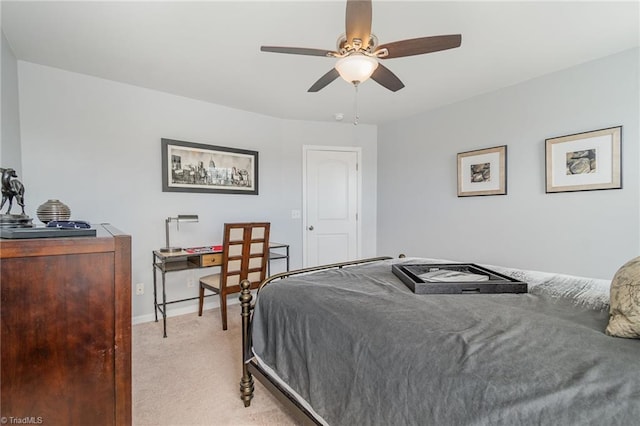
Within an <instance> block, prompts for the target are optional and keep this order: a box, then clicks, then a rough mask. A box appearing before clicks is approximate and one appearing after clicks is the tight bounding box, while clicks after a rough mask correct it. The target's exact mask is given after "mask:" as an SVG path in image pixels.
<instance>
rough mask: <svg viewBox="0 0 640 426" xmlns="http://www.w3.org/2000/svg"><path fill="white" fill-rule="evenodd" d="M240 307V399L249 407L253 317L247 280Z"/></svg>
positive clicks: (241, 295)
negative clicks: (249, 367)
mask: <svg viewBox="0 0 640 426" xmlns="http://www.w3.org/2000/svg"><path fill="white" fill-rule="evenodd" d="M240 288H241V289H242V290H241V291H240V306H241V307H242V314H241V315H242V378H241V379H240V399H242V401H243V402H244V406H245V407H248V406H249V405H250V404H251V398H253V377H252V376H251V373H249V369H248V368H247V361H248V360H249V359H250V358H251V348H250V345H251V336H250V335H249V320H250V317H251V299H252V298H253V297H252V296H251V282H250V281H249V280H247V279H244V280H242V282H240Z"/></svg>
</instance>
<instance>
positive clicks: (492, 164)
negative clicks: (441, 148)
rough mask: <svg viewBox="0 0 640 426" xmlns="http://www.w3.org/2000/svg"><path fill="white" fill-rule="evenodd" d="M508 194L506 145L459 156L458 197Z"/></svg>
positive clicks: (468, 152) (462, 153) (463, 153)
mask: <svg viewBox="0 0 640 426" xmlns="http://www.w3.org/2000/svg"><path fill="white" fill-rule="evenodd" d="M506 193H507V146H506V145H501V146H496V147H493V148H486V149H479V150H475V151H467V152H461V153H459V154H458V197H473V196H479V195H506Z"/></svg>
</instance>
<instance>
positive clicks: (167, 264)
mask: <svg viewBox="0 0 640 426" xmlns="http://www.w3.org/2000/svg"><path fill="white" fill-rule="evenodd" d="M187 250H189V249H187ZM222 258H223V253H222V252H221V251H213V250H211V251H202V250H196V251H195V252H193V253H190V252H187V251H186V250H182V251H179V252H175V253H163V252H161V251H160V250H154V251H153V308H154V314H155V320H156V322H158V312H160V313H161V314H162V323H163V324H162V329H163V337H167V305H170V304H172V303H179V302H186V301H188V300H195V299H198V296H195V297H188V298H186V299H178V300H169V301H167V292H166V274H167V273H169V272H177V271H184V270H187V269H200V268H210V267H213V266H218V267H219V266H221V265H222ZM281 259H285V260H286V267H287V271H289V245H288V244H282V243H276V242H271V243H269V262H268V263H267V275H271V262H272V261H274V260H281ZM157 271H160V273H161V274H162V301H161V302H160V303H159V302H158V279H157ZM213 295H214V294H208V295H206V296H205V297H209V296H213Z"/></svg>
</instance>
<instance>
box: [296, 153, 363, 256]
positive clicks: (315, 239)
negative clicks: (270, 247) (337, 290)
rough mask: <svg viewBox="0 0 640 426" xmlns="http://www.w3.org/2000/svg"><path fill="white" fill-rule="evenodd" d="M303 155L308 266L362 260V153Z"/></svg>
mask: <svg viewBox="0 0 640 426" xmlns="http://www.w3.org/2000/svg"><path fill="white" fill-rule="evenodd" d="M303 155H304V157H305V158H304V165H305V168H304V179H303V180H304V193H303V205H304V207H303V226H304V230H303V235H304V237H303V246H304V248H303V250H304V253H303V258H304V266H305V267H309V266H316V265H322V264H327V263H335V262H342V261H346V260H352V259H356V258H358V257H359V255H360V249H359V246H360V244H359V240H360V238H359V224H358V213H359V209H360V202H359V200H360V194H359V192H360V171H359V168H358V162H359V159H360V149H359V148H336V147H305V149H304V151H303Z"/></svg>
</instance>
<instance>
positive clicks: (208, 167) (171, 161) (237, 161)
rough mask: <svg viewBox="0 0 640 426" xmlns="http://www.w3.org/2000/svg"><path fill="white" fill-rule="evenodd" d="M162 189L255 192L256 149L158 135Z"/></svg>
mask: <svg viewBox="0 0 640 426" xmlns="http://www.w3.org/2000/svg"><path fill="white" fill-rule="evenodd" d="M161 151H162V191H163V192H208V193H220V194H245V195H258V152H257V151H250V150H246V149H238V148H229V147H223V146H216V145H207V144H201V143H194V142H185V141H179V140H175V139H165V138H163V139H161Z"/></svg>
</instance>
